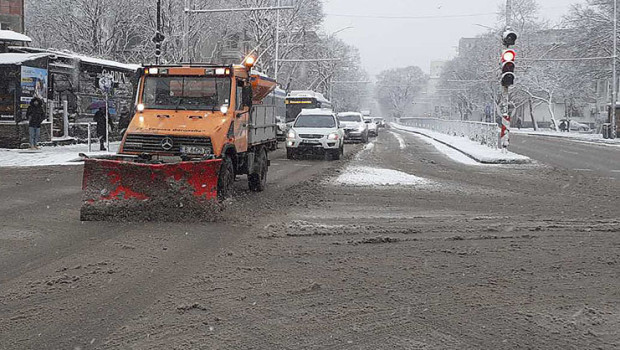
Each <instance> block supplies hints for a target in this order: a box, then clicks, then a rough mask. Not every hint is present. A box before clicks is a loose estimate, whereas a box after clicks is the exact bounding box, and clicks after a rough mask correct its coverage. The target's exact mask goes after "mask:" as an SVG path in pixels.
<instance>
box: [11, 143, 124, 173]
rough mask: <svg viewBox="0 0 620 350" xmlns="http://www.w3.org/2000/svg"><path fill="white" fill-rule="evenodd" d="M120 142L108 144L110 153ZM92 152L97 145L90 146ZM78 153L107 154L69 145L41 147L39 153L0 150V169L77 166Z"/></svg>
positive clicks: (86, 147) (115, 150)
mask: <svg viewBox="0 0 620 350" xmlns="http://www.w3.org/2000/svg"><path fill="white" fill-rule="evenodd" d="M119 145H120V142H114V143H111V144H110V152H109V153H116V152H117V151H118V147H119ZM92 149H93V150H97V149H99V144H93V145H92ZM80 153H85V154H87V155H102V154H107V153H108V152H99V151H97V152H90V153H89V152H88V145H85V144H80V145H71V146H58V147H43V148H41V150H39V151H30V150H23V149H22V150H17V149H0V167H32V166H50V165H76V164H79V163H78V162H79V160H80V157H79V156H78V155H79V154H80Z"/></svg>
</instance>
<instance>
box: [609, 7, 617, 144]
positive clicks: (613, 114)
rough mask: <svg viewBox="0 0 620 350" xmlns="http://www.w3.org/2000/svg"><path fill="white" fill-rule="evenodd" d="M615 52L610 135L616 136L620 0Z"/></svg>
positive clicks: (615, 9) (615, 31) (615, 13)
mask: <svg viewBox="0 0 620 350" xmlns="http://www.w3.org/2000/svg"><path fill="white" fill-rule="evenodd" d="M613 36H614V54H613V55H612V59H611V65H612V69H611V70H612V78H611V81H612V82H611V84H612V94H611V120H610V122H611V131H610V133H609V137H611V138H616V136H617V135H616V130H617V128H616V123H617V120H616V104H617V103H618V72H617V65H618V0H614V33H613Z"/></svg>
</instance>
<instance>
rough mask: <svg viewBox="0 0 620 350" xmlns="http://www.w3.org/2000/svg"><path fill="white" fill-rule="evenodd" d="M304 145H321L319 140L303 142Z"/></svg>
mask: <svg viewBox="0 0 620 350" xmlns="http://www.w3.org/2000/svg"><path fill="white" fill-rule="evenodd" d="M304 143H310V144H313V145H318V144H320V143H321V141H319V140H304Z"/></svg>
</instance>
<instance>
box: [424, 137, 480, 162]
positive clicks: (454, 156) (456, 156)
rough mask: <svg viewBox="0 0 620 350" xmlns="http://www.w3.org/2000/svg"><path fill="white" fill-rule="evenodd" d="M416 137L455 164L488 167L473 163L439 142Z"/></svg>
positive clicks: (470, 159) (465, 156) (460, 153)
mask: <svg viewBox="0 0 620 350" xmlns="http://www.w3.org/2000/svg"><path fill="white" fill-rule="evenodd" d="M415 136H418V137H419V138H420V139H422V140H424V141H425V142H427V143H429V144H430V145H431V146H433V147H435V149H436V150H437V151H439V152H441V153H443V154H444V155H445V156H447V157H448V158H450V159H452V160H453V161H455V162H457V163H461V164H465V165H476V166H489V165H488V164H482V163H480V162H478V161H475V160H474V159H472V158H470V157H469V156H467V155H465V154H464V153H462V152H461V151H457V150H455V149H454V148H452V147H450V146H446V145H445V144H443V143H441V142H437V141H435V140H433V139H432V138H430V137H426V136H422V135H417V134H416V135H415Z"/></svg>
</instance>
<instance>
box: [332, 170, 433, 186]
mask: <svg viewBox="0 0 620 350" xmlns="http://www.w3.org/2000/svg"><path fill="white" fill-rule="evenodd" d="M335 183H336V184H339V185H346V186H419V185H426V184H429V183H430V181H429V180H426V179H423V178H421V177H417V176H413V175H410V174H407V173H404V172H401V171H397V170H391V169H380V168H371V167H366V166H350V167H348V168H346V169H345V171H344V172H343V173H342V174H341V175H340V176H338V178H336V181H335Z"/></svg>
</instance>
